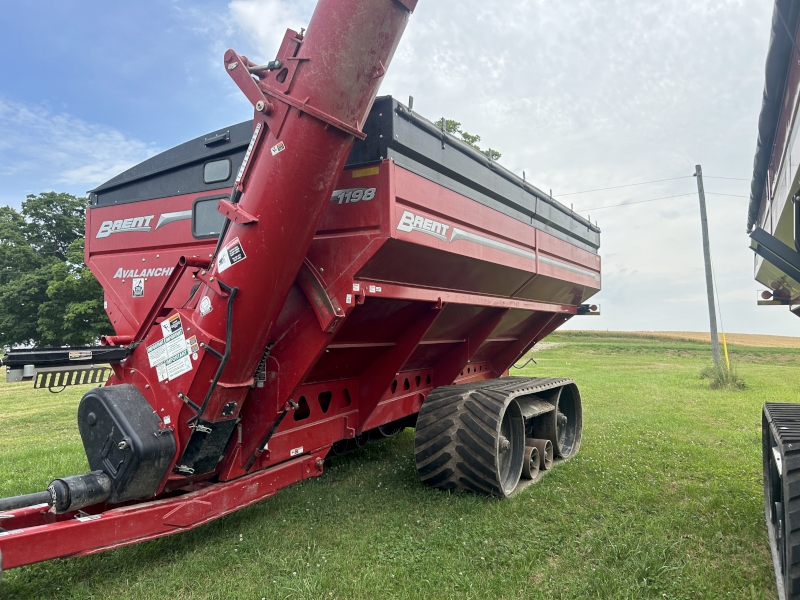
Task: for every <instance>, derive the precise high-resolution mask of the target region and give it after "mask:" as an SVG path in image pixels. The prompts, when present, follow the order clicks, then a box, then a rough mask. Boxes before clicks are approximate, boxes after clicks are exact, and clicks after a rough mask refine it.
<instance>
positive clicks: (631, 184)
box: [554, 175, 694, 198]
mask: <svg viewBox="0 0 800 600" xmlns="http://www.w3.org/2000/svg"><path fill="white" fill-rule="evenodd" d="M692 177H694V175H686V176H684V177H670V178H669V179H654V180H653V181H642V182H641V183H628V184H626V185H615V186H612V187H606V188H597V189H596V190H583V191H582V192H569V193H567V194H558V195H557V196H554V197H555V198H562V197H564V196H575V195H576V194H588V193H589V192H603V191H605V190H618V189H620V188H626V187H634V186H637V185H647V184H649V183H661V182H663V181H675V180H676V179H691V178H692Z"/></svg>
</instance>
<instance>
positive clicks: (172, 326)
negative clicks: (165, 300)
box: [147, 313, 199, 381]
mask: <svg viewBox="0 0 800 600" xmlns="http://www.w3.org/2000/svg"><path fill="white" fill-rule="evenodd" d="M161 332H162V333H163V334H164V338H163V339H161V340H158V341H157V342H154V343H152V344H150V345H149V346H148V347H147V358H148V360H149V361H150V366H151V367H155V369H156V374H157V375H158V380H159V381H164V380H165V379H174V378H176V377H180V376H181V375H183V374H184V373H188V372H189V371H191V370H192V359H191V357H190V354H191V351H196V350H195V349H199V347H198V344H197V337H196V336H192V337H191V338H189V340H187V339H186V336H185V335H184V332H183V324H182V323H181V317H180V315H179V314H177V313H176V314H174V315H172V316H171V317H169V318H168V319H165V320H164V321H162V322H161Z"/></svg>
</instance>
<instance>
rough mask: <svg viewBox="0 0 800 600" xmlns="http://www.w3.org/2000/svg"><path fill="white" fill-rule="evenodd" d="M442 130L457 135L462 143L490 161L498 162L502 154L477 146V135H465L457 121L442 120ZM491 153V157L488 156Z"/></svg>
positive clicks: (478, 138) (479, 139) (478, 140)
mask: <svg viewBox="0 0 800 600" xmlns="http://www.w3.org/2000/svg"><path fill="white" fill-rule="evenodd" d="M444 129H445V131H446V132H447V133H452V134H453V135H458V136H460V137H461V139H462V141H464V142H466V143H467V144H469V145H470V146H472V147H473V148H475V150H477V151H478V152H482V153H483V154H485V155H486V156H488V157H489V158H491V159H492V160H499V159H500V157H501V156H503V155H502V154H500V153H499V152H498V151H497V150H484V149H483V148H481V147H480V146H479V145H478V142H480V141H481V136H479V135H472V134H471V133H467V132H466V131H464V130H463V129H461V123H459V122H458V121H454V120H453V119H445V120H444ZM490 152H491V155H490V154H489V153H490Z"/></svg>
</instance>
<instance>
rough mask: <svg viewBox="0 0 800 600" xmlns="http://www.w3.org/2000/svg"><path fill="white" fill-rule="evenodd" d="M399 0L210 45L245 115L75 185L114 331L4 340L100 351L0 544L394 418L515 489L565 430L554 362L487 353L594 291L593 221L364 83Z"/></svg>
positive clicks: (181, 524) (238, 484)
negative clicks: (65, 457) (265, 37)
mask: <svg viewBox="0 0 800 600" xmlns="http://www.w3.org/2000/svg"><path fill="white" fill-rule="evenodd" d="M415 4H416V0H320V2H319V3H318V5H317V8H316V11H315V13H314V16H313V18H312V20H311V22H310V24H309V27H308V31H307V33H305V34H304V35H303V34H300V33H297V32H295V31H291V30H289V31H287V33H286V36H285V38H284V40H283V43H282V44H281V46H280V50H279V51H278V53H277V58H276V59H275V60H273V61H271V62H270V63H268V64H266V65H257V64H253V63H252V62H251V61H249V60H248V59H247V58H246V57H244V56H240V55H238V54H236V53H235V52H233V51H230V50H229V51H228V52H227V53H226V54H225V58H224V68H225V69H226V71H227V72H228V73H229V74H230V76H231V77H232V78H233V80H234V81H235V82H236V83H237V84H238V86H239V87H240V88H241V90H242V91H243V92H244V93H245V95H246V96H247V98H248V99H249V100H250V101H251V103H252V104H253V106H254V109H255V112H254V119H253V121H250V122H245V123H240V124H238V125H233V126H231V127H228V128H225V129H221V130H219V131H214V132H212V133H210V134H208V135H205V136H202V137H199V138H197V139H194V140H191V141H189V142H186V143H184V144H181V145H180V146H177V147H175V148H173V149H171V150H168V151H166V152H163V153H162V154H159V155H158V156H155V157H153V158H151V159H149V160H147V161H145V162H143V163H141V164H139V165H137V166H135V167H133V168H131V169H129V170H128V171H126V172H124V173H122V174H121V175H119V176H117V177H115V178H114V179H112V180H110V181H108V182H107V183H105V184H103V185H101V186H100V187H98V188H97V189H95V190H93V191H92V192H91V193H90V200H91V205H90V207H89V208H88V210H87V219H86V263H87V265H88V266H89V268H90V269H91V270H92V272H93V273H94V274H95V275H96V276H97V279H98V280H99V281H100V283H101V284H102V286H103V289H104V292H105V309H106V312H107V313H108V316H109V318H110V320H111V322H112V324H113V327H114V330H115V332H116V333H115V335H113V336H109V337H108V338H106V339H104V340H103V346H101V347H92V348H60V349H33V350H14V351H12V352H11V353H10V354H9V355H8V356H7V357H6V359H5V364H6V366H7V368H8V377H9V378H10V379H12V380H13V379H20V378H24V377H26V376H29V377H33V378H34V379H35V384H36V385H37V386H39V387H49V388H51V389H60V388H61V386H63V385H69V384H75V383H86V382H98V381H102V380H103V379H104V377H105V375H104V374H106V375H107V374H110V376H108V379H107V382H106V385H105V386H103V387H96V388H93V389H91V390H90V391H89V392H87V393H86V394H85V395H84V397H83V399H82V400H81V402H80V406H79V408H78V427H79V429H80V433H81V437H82V439H83V443H84V447H85V450H86V455H87V458H88V462H89V465H90V467H91V469H92V471H91V472H90V473H87V474H84V475H77V476H71V477H64V478H62V479H57V480H55V481H53V482H52V484H51V485H50V486H49V488H48V490H47V491H44V492H35V493H32V494H28V495H25V496H19V497H14V498H7V499H3V500H0V510H2V511H4V513H3V514H2V517H4V518H3V519H2V521H0V527H2V530H0V550H1V551H2V565H3V567H5V568H10V567H17V566H20V565H25V564H29V563H34V562H37V561H42V560H47V559H51V558H55V557H63V556H77V555H84V554H90V553H94V552H98V551H101V550H104V549H108V548H114V547H118V546H123V545H126V544H131V543H135V542H139V541H143V540H149V539H153V538H157V537H161V536H165V535H169V534H173V533H176V532H180V531H185V530H187V529H190V528H193V527H196V526H198V525H201V524H203V523H206V522H208V521H210V520H212V519H215V518H218V517H220V516H222V515H225V514H227V513H230V512H232V511H234V510H236V509H238V508H241V507H243V506H247V505H249V504H252V503H254V502H258V501H259V500H261V499H263V498H266V497H268V496H270V495H272V494H274V493H275V492H276V491H278V490H279V489H281V488H282V487H285V486H288V485H290V484H292V483H295V482H297V481H300V480H302V479H305V478H309V477H315V476H318V475H320V474H322V471H323V466H324V462H325V458H326V457H327V456H329V455H331V454H337V453H340V452H342V451H344V450H345V449H347V448H353V447H360V446H362V445H364V444H365V443H367V441H368V440H369V439H371V438H372V439H374V438H380V437H391V436H392V435H395V434H397V433H398V432H400V431H402V430H403V429H404V428H405V427H416V432H415V457H416V464H417V469H418V471H419V474H420V476H421V478H422V481H423V482H424V483H426V484H428V485H430V486H433V487H436V488H439V489H445V490H469V491H472V492H477V493H482V494H491V495H495V496H500V497H505V496H509V495H511V494H512V493H514V491H515V490H517V489H519V487H520V482H521V481H523V482H524V481H532V480H533V479H522V478H524V477H526V476H527V477H530V478H533V477H535V473H536V469H537V468H538V466H539V464H540V463H547V464H549V461H550V460H551V459H552V458H568V457H570V456H572V455H574V453H575V452H577V451H578V448H579V446H580V440H581V398H580V394H579V392H578V389H577V387H576V385H575V384H574V382H572V381H571V380H569V379H535V378H524V377H507V374H508V369H509V367H510V365H512V364H514V362H515V361H517V360H518V359H519V358H520V357H521V356H523V355H524V354H525V353H526V352H528V351H529V350H530V348H531V347H532V346H533V345H534V344H535V343H536V342H538V341H539V340H541V339H542V338H544V337H545V336H547V335H548V334H549V333H550V332H552V331H553V330H555V329H556V328H557V327H559V326H560V325H562V324H563V323H564V322H565V321H567V320H568V319H570V318H571V317H572V316H574V315H576V314H584V313H587V312H592V309H593V307H591V306H589V305H588V304H586V303H585V302H586V300H587V299H588V298H590V297H591V296H592V295H594V294H595V293H597V291H598V290H599V289H600V258H599V257H598V255H597V249H598V246H599V230H598V229H597V227H596V226H595V225H592V224H591V223H589V222H587V221H586V220H585V219H583V218H581V217H579V216H577V215H575V214H573V213H572V212H571V211H570V210H569V209H566V208H565V207H563V206H561V205H560V204H559V203H557V202H555V201H553V200H552V199H551V198H550V197H549V196H548V195H546V194H544V193H542V192H541V191H540V190H538V189H536V188H535V187H533V186H531V185H530V184H529V183H526V182H525V181H523V180H522V179H520V178H518V177H517V176H515V175H513V174H511V173H510V172H508V171H507V170H506V169H504V168H503V167H501V166H499V165H498V164H497V163H496V162H492V161H491V160H490V159H489V158H488V157H487V156H485V155H484V154H482V153H480V152H478V151H476V150H475V149H473V148H472V147H471V146H469V145H467V144H465V143H463V142H461V141H459V140H457V139H456V138H454V137H452V136H450V135H449V134H447V133H446V132H445V131H444V128H443V127H442V126H441V125H440V124H435V123H433V122H431V121H428V120H426V119H424V118H422V117H420V116H419V115H417V114H416V113H415V112H413V111H412V110H411V108H410V107H408V106H405V105H403V104H402V103H400V102H398V101H397V100H395V99H393V98H391V97H382V98H379V99H377V101H376V100H375V96H376V92H377V89H378V86H379V84H380V82H381V79H382V77H383V75H384V73H385V71H386V68H387V66H388V64H389V60H390V59H391V56H392V54H393V52H394V49H395V47H396V46H397V43H398V41H399V39H400V35H401V32H402V30H403V28H404V26H405V24H406V21H407V19H408V16H409V14H410V12H411V11H412V10H413V9H414V7H415ZM354 141H355V143H354ZM538 449H541V450H542V452H541V455H540V456H538V457H537V455H538V454H539V452H538ZM550 453H552V456H550V455H549V454H550Z"/></svg>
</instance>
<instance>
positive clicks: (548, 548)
mask: <svg viewBox="0 0 800 600" xmlns="http://www.w3.org/2000/svg"><path fill="white" fill-rule="evenodd" d="M547 342H549V343H552V344H554V345H551V346H549V347H546V348H543V349H542V350H540V351H538V352H536V353H535V354H534V355H533V357H534V358H535V359H536V361H537V363H538V364H535V365H534V364H533V363H531V364H529V365H528V366H527V367H525V368H524V369H522V370H520V371H513V370H512V374H515V375H517V374H521V375H531V376H543V377H555V376H566V377H572V378H574V379H575V380H576V381H577V383H578V385H579V386H580V388H581V391H582V394H583V402H584V427H585V429H584V437H583V444H582V446H581V450H580V453H579V454H578V455H577V456H576V457H575V458H573V459H572V460H570V461H568V462H566V463H562V464H558V465H557V466H556V467H555V468H554V469H553V470H552V471H551V472H550V473H548V474H547V475H546V476H545V477H544V478H543V479H542V480H541V481H540V482H538V483H537V484H535V485H531V486H529V487H528V488H527V489H525V490H523V491H522V492H520V493H519V494H518V495H517V496H515V497H514V498H512V499H510V500H504V501H498V500H495V499H489V498H483V497H477V496H473V495H466V494H463V495H462V494H454V495H448V494H444V493H441V492H437V491H435V490H431V489H427V488H425V487H423V486H422V485H421V484H420V482H419V479H418V477H417V474H416V471H415V467H414V459H413V431H412V430H408V431H406V432H405V433H403V434H401V435H400V436H399V437H397V438H395V439H393V440H390V441H386V442H381V443H376V444H372V445H369V446H367V448H366V449H364V450H362V451H360V452H358V453H353V454H350V455H347V456H344V457H341V458H339V459H334V460H329V461H326V467H325V473H324V474H323V476H322V477H320V478H316V479H313V480H308V481H305V482H302V483H300V484H297V485H295V486H293V487H290V488H287V489H285V490H282V491H281V492H279V493H278V494H277V495H276V496H274V497H272V498H268V499H266V500H264V501H262V502H260V503H258V504H256V505H253V506H251V507H248V508H246V509H243V510H241V511H238V512H236V513H234V514H231V515H228V516H227V517H224V518H222V519H220V520H218V521H215V522H214V523H211V524H209V525H206V526H204V527H201V528H199V529H195V530H193V531H189V532H186V533H182V534H179V535H175V536H172V537H169V538H164V539H161V540H157V541H153V542H147V543H144V544H138V545H135V546H130V547H127V548H122V549H118V550H114V551H111V552H105V553H101V554H98V555H94V556H89V557H82V558H72V559H65V560H57V561H52V562H49V563H42V564H39V565H32V566H29V567H24V568H20V569H13V570H10V571H7V572H6V573H5V574H4V578H3V582H2V584H0V597H2V598H3V599H6V598H9V599H17V598H19V599H22V598H24V599H29V598H30V599H34V598H35V599H40V598H58V599H63V598H69V599H78V598H80V599H89V598H114V599H150V598H192V599H212V598H213V599H217V598H220V599H222V598H226V599H227V598H254V599H256V600H259V599H261V598H270V599H272V598H281V599H284V598H291V599H317V600H322V599H331V598H340V599H348V600H349V599H364V600H373V599H375V598H419V599H431V598H465V599H467V598H470V599H472V598H474V599H487V598H492V599H494V598H503V599H529V598H534V599H538V598H541V599H550V598H555V599H563V600H566V599H585V598H612V599H617V598H622V599H639V598H657V599H665V598H667V599H687V600H688V599H697V598H703V599H705V598H748V599H750V598H758V599H762V598H767V599H774V598H776V593H775V589H774V588H775V586H774V582H773V572H772V565H771V560H770V555H769V547H768V541H767V534H766V528H765V526H764V508H763V498H762V490H761V456H760V454H761V450H760V443H761V442H760V439H761V437H760V436H761V405H762V402H763V401H764V400H765V399H770V400H782V401H797V399H798V390H800V369H799V368H798V367H800V349H795V348H773V347H753V346H735V347H733V348H732V349H731V356H732V360H733V361H734V362H735V364H736V365H737V367H738V370H739V373H740V375H741V376H742V377H743V379H744V380H745V382H746V384H747V388H746V389H745V390H743V391H736V392H731V391H712V390H710V389H708V386H707V383H706V382H704V381H703V380H701V379H700V377H699V372H700V369H701V368H702V367H703V366H705V365H707V364H708V363H709V362H710V356H709V355H710V351H709V349H708V347H707V345H705V344H701V343H698V342H691V341H685V340H671V339H664V338H654V337H641V336H634V335H629V334H613V333H608V334H606V333H603V334H596V333H587V332H583V333H574V332H566V333H563V334H557V335H553V336H551V337H550V338H548V340H547ZM520 364H521V363H520ZM82 392H83V390H80V389H77V390H69V389H68V390H67V391H65V392H64V393H62V394H59V395H51V394H49V393H47V392H34V391H33V390H32V389H30V386H29V385H24V384H13V385H7V384H0V425H1V426H2V429H0V431H2V433H0V494H2V495H4V496H5V495H11V494H20V493H27V492H33V491H38V490H41V489H43V488H44V487H45V486H46V485H47V484H48V483H49V481H50V480H51V479H52V478H53V477H56V476H64V475H71V474H75V473H82V472H85V471H86V470H87V465H86V459H85V457H84V454H83V450H82V447H81V443H80V438H79V435H78V432H77V428H76V426H75V411H76V408H77V404H78V401H79V399H80V396H81V394H82ZM0 525H2V524H1V523H0Z"/></svg>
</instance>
